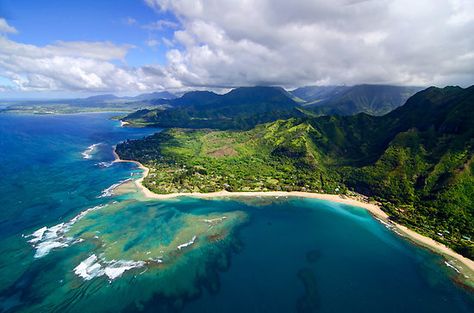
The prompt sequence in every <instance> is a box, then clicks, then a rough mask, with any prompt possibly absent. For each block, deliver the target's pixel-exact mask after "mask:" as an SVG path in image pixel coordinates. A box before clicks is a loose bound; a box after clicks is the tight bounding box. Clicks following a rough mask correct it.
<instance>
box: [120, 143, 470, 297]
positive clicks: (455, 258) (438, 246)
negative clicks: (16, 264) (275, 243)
mask: <svg viewBox="0 0 474 313" xmlns="http://www.w3.org/2000/svg"><path fill="white" fill-rule="evenodd" d="M113 155H114V157H115V160H114V162H117V163H120V162H130V163H134V164H136V165H137V166H138V167H139V168H140V169H141V170H143V174H142V175H141V177H140V178H138V179H135V180H133V181H134V183H135V185H136V186H137V188H138V189H139V190H140V191H141V192H142V193H143V195H144V196H145V197H146V198H150V199H159V200H168V199H174V198H178V197H194V198H199V199H212V198H242V197H250V198H252V197H299V198H310V199H319V200H326V201H331V202H337V203H342V204H347V205H351V206H356V207H360V208H363V209H365V210H367V211H368V212H369V213H370V214H371V215H372V216H373V217H375V218H376V219H377V220H379V221H380V222H381V223H383V224H384V225H386V226H387V228H389V229H392V231H394V232H395V233H396V234H398V235H400V236H401V237H403V238H405V239H407V240H409V241H411V242H412V243H414V244H416V245H418V246H421V247H424V248H427V249H429V250H430V251H432V252H434V253H437V254H439V255H441V256H442V257H443V258H444V259H445V264H446V266H447V267H451V268H453V269H454V270H455V271H456V272H457V273H458V274H459V275H461V276H463V280H464V281H465V282H466V285H468V286H469V287H471V288H474V261H473V260H471V259H468V258H466V257H464V256H462V255H460V254H459V253H457V252H455V251H454V250H452V249H451V248H449V247H447V246H446V245H444V244H442V243H440V242H437V241H436V240H434V239H432V238H430V237H427V236H424V235H422V234H419V233H417V232H415V231H414V230H411V229H409V228H408V227H406V226H404V225H401V224H398V223H395V222H393V221H391V220H390V218H389V215H388V214H387V213H385V212H384V211H383V210H382V209H381V208H380V207H379V206H378V205H377V204H373V203H368V202H362V201H360V200H359V199H355V198H352V197H349V196H341V195H337V194H323V193H312V192H303V191H236V192H229V191H226V190H222V191H216V192H209V193H200V192H189V193H170V194H157V193H154V192H153V191H151V190H150V189H148V188H147V187H145V185H143V180H144V179H145V177H146V176H147V175H148V173H149V171H150V170H149V168H148V167H146V166H144V165H143V164H142V163H140V162H138V161H135V160H122V159H121V158H120V156H119V155H118V154H117V152H116V151H115V147H114V149H113Z"/></svg>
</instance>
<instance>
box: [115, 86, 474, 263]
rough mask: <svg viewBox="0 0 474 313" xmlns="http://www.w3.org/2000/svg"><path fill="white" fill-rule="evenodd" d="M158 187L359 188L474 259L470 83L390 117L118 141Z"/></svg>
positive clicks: (420, 97)
mask: <svg viewBox="0 0 474 313" xmlns="http://www.w3.org/2000/svg"><path fill="white" fill-rule="evenodd" d="M117 152H118V153H119V155H121V156H122V157H124V158H127V159H136V160H138V161H140V162H143V163H144V164H146V165H147V166H149V167H150V168H151V169H152V170H151V174H150V175H149V176H148V177H147V178H146V179H145V184H146V186H147V187H149V188H150V189H151V190H153V191H155V192H158V193H170V192H191V191H200V192H210V191H217V190H222V189H227V190H229V191H249V190H258V191H266V190H287V191H292V190H303V191H314V192H328V193H340V192H342V193H344V192H345V191H346V190H348V189H350V190H354V191H358V192H361V193H363V194H366V195H368V196H371V197H373V198H375V199H377V200H379V201H381V202H382V203H383V208H384V210H386V211H387V212H389V213H390V215H392V218H393V219H396V220H398V221H400V222H401V223H404V224H407V225H410V226H411V227H413V228H416V229H417V230H418V231H420V232H422V233H425V234H427V235H429V236H432V237H434V238H436V239H437V240H439V241H442V242H445V243H447V244H448V245H451V246H452V247H453V248H455V249H456V250H457V251H459V252H461V253H463V254H464V255H467V256H469V257H471V258H473V257H474V245H473V243H472V241H471V238H474V175H473V174H474V173H473V172H474V165H473V159H474V86H472V87H470V88H467V89H462V88H460V87H446V88H443V89H439V88H434V87H432V88H428V89H426V90H424V91H422V92H419V93H417V94H416V95H415V96H413V97H411V98H410V99H409V100H408V101H407V103H406V104H405V105H404V106H402V107H400V108H398V109H396V110H394V111H393V112H391V113H389V114H386V115H384V116H379V117H377V116H370V115H367V114H358V115H355V116H321V117H316V118H309V117H302V118H292V119H288V120H278V121H276V122H273V123H267V124H264V125H259V126H257V127H255V128H253V129H250V130H247V131H212V130H185V129H170V130H167V131H164V132H162V133H159V134H155V135H153V136H151V137H148V138H146V139H143V140H136V141H127V142H125V143H123V144H121V145H119V146H118V147H117Z"/></svg>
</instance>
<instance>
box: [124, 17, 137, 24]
mask: <svg viewBox="0 0 474 313" xmlns="http://www.w3.org/2000/svg"><path fill="white" fill-rule="evenodd" d="M123 22H124V24H126V25H129V26H131V25H135V24H137V20H136V19H134V18H133V17H130V16H128V17H126V18H124V19H123Z"/></svg>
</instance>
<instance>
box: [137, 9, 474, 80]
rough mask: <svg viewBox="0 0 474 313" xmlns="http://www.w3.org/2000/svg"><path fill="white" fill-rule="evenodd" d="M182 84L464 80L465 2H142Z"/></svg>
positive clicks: (469, 42)
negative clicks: (175, 22) (168, 29)
mask: <svg viewBox="0 0 474 313" xmlns="http://www.w3.org/2000/svg"><path fill="white" fill-rule="evenodd" d="M146 3H147V4H148V5H149V6H150V7H152V8H154V9H155V10H161V11H163V10H164V11H170V12H173V13H174V14H175V15H176V16H177V18H178V19H179V21H180V23H181V25H182V29H179V30H177V31H176V32H175V33H174V38H173V39H174V40H173V42H175V43H178V44H179V45H180V46H181V47H182V48H181V49H172V50H170V51H169V52H168V55H167V57H168V61H169V68H170V71H171V72H172V73H173V75H175V77H176V78H177V79H178V80H179V81H181V82H183V84H185V85H194V86H200V85H208V86H238V85H254V84H278V85H284V86H297V85H303V84H313V83H323V84H341V83H346V84H355V83H362V82H369V83H395V84H415V85H428V84H438V85H444V84H463V85H467V84H472V83H473V81H474V58H473V55H472V51H473V50H474V37H473V36H472V35H471V34H473V33H474V2H473V1H471V0H419V1H411V0H393V1H390V0H379V1H375V0H374V1H370V0H366V1H364V0H361V1H357V0H333V1H324V0H295V1H287V0H252V1H249V0H240V1H237V0H229V1H213V0H174V1H172V0H146Z"/></svg>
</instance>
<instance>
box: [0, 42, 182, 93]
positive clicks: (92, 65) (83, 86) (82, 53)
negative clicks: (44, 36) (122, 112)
mask: <svg viewBox="0 0 474 313" xmlns="http://www.w3.org/2000/svg"><path fill="white" fill-rule="evenodd" d="M130 48H131V46H117V45H114V44H112V43H110V42H62V41H61V42H57V43H56V44H53V45H47V46H44V47H39V46H35V45H26V44H21V43H17V42H15V41H12V40H10V39H8V38H5V37H1V36H0V76H3V77H6V78H8V79H9V80H10V81H12V82H13V83H14V85H16V86H17V88H18V89H20V90H23V91H44V90H47V91H64V90H70V91H83V90H86V91H140V90H150V89H164V88H169V87H181V85H180V83H179V82H177V81H176V80H175V79H174V78H173V77H171V75H170V74H169V73H168V72H167V71H166V70H163V69H161V70H159V67H155V68H154V71H150V70H147V68H130V67H127V66H126V65H125V64H124V63H123V62H121V63H122V64H121V65H117V64H115V61H116V60H118V61H123V60H124V58H125V55H126V53H127V51H128V50H129V49H130ZM150 68H151V67H150Z"/></svg>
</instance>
